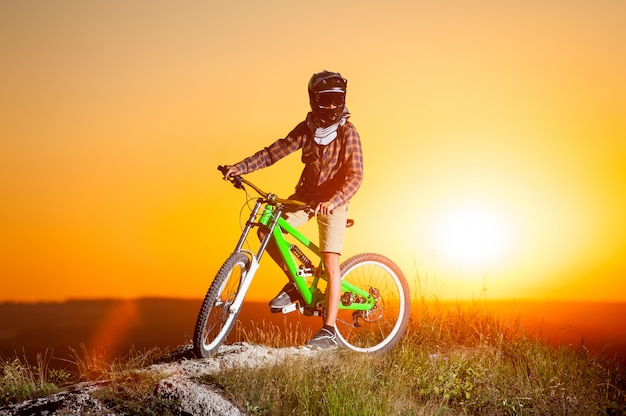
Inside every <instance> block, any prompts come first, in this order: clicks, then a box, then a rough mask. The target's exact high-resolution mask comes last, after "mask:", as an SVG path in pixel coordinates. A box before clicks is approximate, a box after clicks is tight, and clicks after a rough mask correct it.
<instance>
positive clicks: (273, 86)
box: [0, 0, 626, 332]
mask: <svg viewBox="0 0 626 416" xmlns="http://www.w3.org/2000/svg"><path fill="white" fill-rule="evenodd" d="M312 9H316V10H317V11H315V10H312ZM321 10H324V11H326V10H332V13H331V14H336V17H333V16H327V18H326V17H325V18H323V19H320V18H319V16H320V13H321V12H320V11H321ZM329 13H330V12H329ZM625 19H626V2H624V1H602V2H597V1H586V0H585V1H577V2H530V3H529V2H519V3H515V2H499V1H495V0H493V1H492V0H485V1H482V0H481V1H478V2H468V3H463V2H454V1H443V2H427V3H425V2H419V1H416V2H403V1H394V0H392V1H391V2H387V3H384V4H382V3H380V2H370V1H348V2H339V3H338V2H324V1H322V2H316V3H315V5H314V6H312V5H311V4H309V3H301V2H290V1H278V2H273V3H271V4H270V3H267V2H245V1H234V2H221V3H217V2H206V1H191V2H185V3H184V5H183V4H176V5H174V4H172V3H169V2H159V1H135V2H125V1H108V2H84V1H77V0H62V1H54V2H24V1H17V0H8V1H3V2H2V3H1V4H0V50H1V51H2V56H3V64H2V66H1V67H0V72H1V73H2V77H1V78H0V84H1V88H2V94H1V96H0V125H1V126H2V133H1V134H2V138H1V141H0V193H1V195H2V204H1V205H0V230H1V231H0V276H1V278H2V288H1V289H0V301H40V300H63V299H70V298H87V299H91V298H108V297H110V298H123V299H129V298H137V297H144V296H159V297H182V298H201V297H202V296H204V294H205V291H206V290H207V287H208V284H209V282H210V281H211V278H212V276H213V275H214V274H215V272H216V271H217V270H218V268H219V266H220V265H221V263H222V262H223V261H224V259H225V258H226V256H227V255H228V254H229V253H230V251H231V250H232V249H233V247H234V245H235V243H236V241H237V238H238V235H239V234H238V233H239V230H240V227H239V220H240V218H239V216H240V211H241V207H242V205H243V203H244V196H243V194H242V193H241V191H238V190H235V189H233V188H232V187H231V186H229V185H228V184H227V183H226V182H224V181H223V180H221V177H220V175H219V173H218V172H217V170H216V167H217V165H219V164H229V163H235V162H238V161H240V160H241V159H243V158H244V157H246V156H249V155H250V154H252V153H254V152H256V151H258V150H259V149H261V148H262V147H264V146H267V145H268V144H270V143H271V142H272V141H273V140H275V139H277V138H280V137H284V135H286V134H287V133H288V132H289V131H290V130H291V129H292V128H293V127H294V126H295V125H296V124H297V123H298V122H300V121H301V120H302V119H303V118H304V117H305V115H306V113H307V111H308V109H309V104H308V97H307V95H306V94H307V93H306V91H307V90H306V86H307V82H308V79H309V77H310V76H311V74H312V73H314V72H317V71H320V70H323V69H328V70H332V71H339V72H341V73H342V75H344V76H345V77H346V78H347V79H348V94H347V107H348V108H349V109H350V111H351V113H352V118H351V121H352V122H353V123H354V124H355V126H356V127H357V129H358V131H359V133H360V135H361V139H362V141H363V150H364V156H365V179H364V183H363V186H362V188H361V189H360V190H359V192H358V194H357V195H356V197H355V198H354V199H353V201H352V202H351V205H350V216H351V217H353V218H354V219H355V221H356V225H355V227H353V228H351V229H350V230H349V231H348V233H347V240H346V246H345V247H346V249H345V253H344V256H349V255H353V254H356V253H358V252H365V251H373V252H379V253H381V254H383V255H386V256H388V257H390V258H392V259H393V260H394V261H396V262H397V263H398V264H399V265H400V267H401V268H402V269H403V270H404V272H405V274H406V275H407V277H408V280H410V281H411V284H412V285H413V286H414V287H413V289H414V290H418V287H419V288H420V289H419V290H422V291H424V290H425V291H426V293H424V295H425V296H427V297H431V296H437V297H440V298H450V299H458V298H461V299H468V298H470V299H471V298H475V297H476V296H478V295H479V294H485V293H486V294H487V295H486V296H488V297H490V298H493V299H513V298H514V299H549V300H582V301H611V302H624V301H626V238H625V237H624V236H626V215H625V214H624V213H626V98H625V97H626V77H624V74H626V53H625V51H626V20H625ZM300 170H301V163H300V155H299V154H298V155H293V156H292V157H290V158H287V159H285V160H283V161H280V162H279V163H277V164H276V165H275V166H273V167H271V168H270V169H267V170H265V171H261V172H256V173H253V174H251V175H250V176H249V179H250V180H252V181H253V182H255V183H258V184H259V185H260V186H261V187H262V188H263V189H265V190H268V191H272V192H275V193H278V194H279V195H284V196H288V195H289V193H290V192H291V191H292V190H293V187H294V185H295V183H296V181H297V179H298V177H299V174H300ZM245 215H247V214H245V213H244V217H245ZM308 230H309V231H307V233H310V234H311V235H315V234H314V233H315V229H314V227H310V228H309V229H308ZM264 262H265V264H266V265H265V264H264V266H263V267H262V268H261V269H260V275H259V278H258V280H257V281H256V282H255V283H254V284H253V285H252V288H251V292H250V294H249V299H256V300H263V301H265V300H267V299H269V298H270V297H271V296H273V295H274V294H275V292H276V291H277V290H278V289H279V288H280V287H281V286H282V285H283V283H284V281H283V279H284V277H283V276H282V275H281V273H280V271H279V270H278V269H277V268H276V266H274V265H272V264H270V263H269V260H268V259H264ZM418 279H422V282H421V283H422V284H421V285H419V284H417V283H415V282H413V281H414V280H418ZM426 282H428V283H429V284H428V285H426V284H425V283H426ZM425 288H426V289H425ZM113 332H114V331H113Z"/></svg>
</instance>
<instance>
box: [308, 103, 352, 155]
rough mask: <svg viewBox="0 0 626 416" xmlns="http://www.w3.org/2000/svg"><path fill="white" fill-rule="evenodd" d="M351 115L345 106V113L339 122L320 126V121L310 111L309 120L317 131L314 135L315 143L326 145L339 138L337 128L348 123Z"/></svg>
mask: <svg viewBox="0 0 626 416" xmlns="http://www.w3.org/2000/svg"><path fill="white" fill-rule="evenodd" d="M349 117H350V113H349V112H348V109H347V108H344V109H343V115H342V116H341V119H340V120H339V121H338V122H336V123H335V124H331V125H330V126H328V127H318V124H319V122H318V121H317V120H315V119H314V117H313V114H312V113H309V115H308V117H307V122H308V124H309V127H310V128H311V130H312V131H314V132H315V137H313V140H315V143H317V144H319V145H321V146H326V145H327V144H329V143H332V141H333V140H335V139H336V138H337V129H339V127H341V126H343V125H344V124H346V121H347V120H348V118H349Z"/></svg>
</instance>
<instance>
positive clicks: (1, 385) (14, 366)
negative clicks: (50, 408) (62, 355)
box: [0, 351, 70, 406]
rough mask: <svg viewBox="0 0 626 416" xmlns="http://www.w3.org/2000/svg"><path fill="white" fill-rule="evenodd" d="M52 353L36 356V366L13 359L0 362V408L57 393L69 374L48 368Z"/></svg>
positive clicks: (25, 361)
mask: <svg viewBox="0 0 626 416" xmlns="http://www.w3.org/2000/svg"><path fill="white" fill-rule="evenodd" d="M51 358H52V352H51V351H46V352H45V354H38V355H37V364H36V365H31V364H29V363H28V360H26V359H22V360H20V359H18V358H14V359H11V360H2V361H0V406H4V405H7V404H11V403H19V402H21V401H24V400H28V399H33V398H37V397H44V396H47V395H50V394H53V393H56V392H58V391H59V386H61V385H64V384H66V383H67V382H68V381H69V379H70V375H69V373H67V372H65V371H61V370H54V369H51V368H49V364H50V360H51Z"/></svg>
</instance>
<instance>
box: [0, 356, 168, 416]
mask: <svg viewBox="0 0 626 416" xmlns="http://www.w3.org/2000/svg"><path fill="white" fill-rule="evenodd" d="M72 353H73V355H74V360H73V362H72V363H73V364H74V367H75V368H76V373H74V374H70V373H68V372H66V371H62V370H54V369H50V368H49V362H50V359H51V358H52V355H51V351H47V352H46V354H45V355H44V356H41V355H38V356H37V365H36V366H31V365H29V364H28V362H27V360H26V359H18V358H15V359H13V360H2V361H0V407H2V406H6V405H10V404H14V403H20V402H22V401H24V400H29V399H34V398H38V397H44V396H47V395H50V394H53V393H57V392H59V391H61V390H62V389H63V387H67V386H69V385H70V384H73V383H76V382H98V384H100V386H101V387H100V388H99V389H98V390H97V391H95V392H94V393H93V395H94V397H95V398H97V399H99V400H100V401H101V402H102V403H103V404H104V405H106V406H107V408H108V409H109V410H111V411H114V412H115V413H118V414H132V415H170V414H171V415H174V414H178V413H179V412H178V404H177V403H176V402H173V401H171V400H167V399H164V398H162V397H160V396H158V395H156V394H155V393H154V391H155V388H156V386H157V383H158V382H159V381H160V380H161V379H163V378H164V377H165V376H164V375H162V374H159V373H155V372H147V371H141V369H143V368H144V367H146V366H148V365H150V364H153V363H154V362H156V361H157V360H159V359H160V358H161V357H163V354H162V353H161V351H160V350H159V349H158V348H154V349H152V350H149V351H137V350H134V349H133V350H131V351H130V352H129V354H128V355H127V356H124V357H118V358H115V359H113V360H110V359H108V358H107V357H105V356H104V355H101V354H98V353H96V352H88V351H87V350H86V349H85V348H84V347H83V348H82V349H81V351H80V352H78V351H75V350H73V351H72Z"/></svg>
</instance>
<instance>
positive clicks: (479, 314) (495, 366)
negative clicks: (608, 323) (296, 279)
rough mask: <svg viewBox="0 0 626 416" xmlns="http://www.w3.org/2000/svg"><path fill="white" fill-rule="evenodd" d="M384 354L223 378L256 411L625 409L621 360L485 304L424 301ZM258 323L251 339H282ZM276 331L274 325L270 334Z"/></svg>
mask: <svg viewBox="0 0 626 416" xmlns="http://www.w3.org/2000/svg"><path fill="white" fill-rule="evenodd" d="M412 316H413V320H412V321H411V323H410V324H409V328H408V330H407V332H406V334H405V336H404V337H403V339H402V340H401V342H400V344H399V345H398V346H397V347H396V348H394V349H393V350H392V351H391V352H390V353H388V354H386V355H382V356H381V355H364V354H357V353H353V352H351V351H346V350H339V351H336V352H329V353H324V354H322V355H319V356H318V358H314V359H312V358H302V357H301V358H297V359H293V360H288V361H286V362H284V363H280V364H276V365H274V366H270V367H267V368H262V369H246V368H239V369H231V370H226V371H222V372H220V373H218V374H215V375H212V376H205V377H203V378H202V379H201V381H203V382H206V383H210V384H218V385H220V386H222V387H223V388H224V389H225V390H226V391H227V392H228V394H229V395H230V397H231V399H232V400H233V401H234V402H235V403H236V404H237V405H238V406H239V407H240V408H242V409H247V411H248V412H249V413H251V414H257V415H293V414H298V415H316V416H319V415H622V414H624V413H625V412H626V400H625V398H624V393H625V389H626V379H625V372H624V369H623V368H622V367H621V366H620V363H617V362H614V361H611V360H608V359H606V358H605V357H602V356H597V355H593V354H590V353H589V352H588V351H587V350H585V349H584V348H582V347H580V348H574V347H553V346H549V345H546V344H544V343H542V342H541V341H539V340H537V339H535V338H533V337H530V336H528V335H527V334H526V332H525V330H524V329H523V327H522V326H521V324H520V322H519V321H514V322H510V321H505V320H501V319H499V318H498V317H496V316H495V315H494V314H491V313H487V312H484V311H483V310H482V309H481V308H480V307H479V305H477V304H474V305H469V306H461V305H458V304H457V305H449V304H440V303H434V304H430V305H427V304H426V303H425V302H422V303H421V304H420V305H418V306H417V307H415V310H414V313H413V315H412ZM267 334H268V332H263V331H250V332H249V335H254V336H251V337H250V338H248V339H246V341H247V342H251V343H254V342H258V343H262V344H264V345H270V346H274V347H281V346H288V345H285V344H281V338H280V337H276V336H275V335H272V336H269V337H268V336H267ZM270 334H271V332H270Z"/></svg>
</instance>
